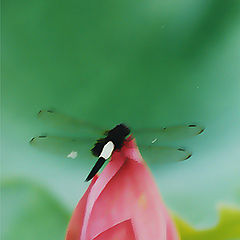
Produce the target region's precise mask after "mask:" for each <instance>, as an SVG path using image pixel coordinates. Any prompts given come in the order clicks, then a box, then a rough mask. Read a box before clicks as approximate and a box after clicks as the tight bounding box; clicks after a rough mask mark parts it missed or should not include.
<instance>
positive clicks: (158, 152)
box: [139, 145, 192, 164]
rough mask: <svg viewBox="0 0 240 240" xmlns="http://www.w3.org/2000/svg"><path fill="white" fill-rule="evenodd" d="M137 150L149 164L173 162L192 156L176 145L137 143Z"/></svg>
mask: <svg viewBox="0 0 240 240" xmlns="http://www.w3.org/2000/svg"><path fill="white" fill-rule="evenodd" d="M139 150H140V152H141V154H142V156H143V159H144V160H145V161H146V162H148V163H151V164H164V163H165V164H166V163H174V162H178V161H184V160H186V159H189V158H190V157H191V156H192V153H190V152H189V151H187V150H185V149H183V148H177V147H167V146H146V145H139Z"/></svg>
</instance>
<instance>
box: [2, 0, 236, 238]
mask: <svg viewBox="0 0 240 240" xmlns="http://www.w3.org/2000/svg"><path fill="white" fill-rule="evenodd" d="M239 10H240V2H239V1H238V0H227V1H226V0H198V1H196V0H175V1H163V0H150V1H149V0H143V1H137V0H121V1H108V0H104V1H95V0H93V1H81V0H80V1H75V0H69V1H61V0H60V1H56V0H52V1H47V0H43V1H39V0H32V1H26V0H11V1H9V0H8V1H7V0H3V1H2V50H3V51H2V96H1V98H2V101H1V111H2V112H1V145H2V154H1V158H2V172H1V178H2V195H1V196H2V201H1V203H2V206H1V207H2V219H1V225H2V227H1V229H2V236H3V239H5V240H15V239H25V240H28V239H29V240H30V239H35V240H38V239H41V240H43V239H63V238H64V233H65V228H66V225H67V222H68V219H69V217H70V214H71V212H72V210H73V208H74V206H76V204H77V202H78V200H79V199H80V197H81V196H82V194H83V193H84V191H85V189H86V187H87V185H88V184H87V183H84V182H83V180H84V179H85V177H86V175H87V173H88V171H89V169H90V167H91V166H92V164H93V162H92V161H90V160H89V159H85V158H84V159H81V160H80V161H79V160H70V159H65V158H63V157H59V156H57V155H53V154H49V153H47V152H44V151H42V152H41V151H38V150H36V149H34V148H32V147H31V146H30V145H29V144H28V141H29V139H30V138H31V137H32V136H35V135H39V134H45V133H52V134H58V135H68V134H70V133H69V132H67V131H65V130H63V129H59V128H54V127H52V126H49V125H47V124H46V123H43V122H41V121H39V120H37V118H36V113H37V112H38V111H39V110H40V109H49V108H51V109H57V110H58V111H60V112H63V113H66V114H69V115H71V116H74V117H78V118H80V119H83V120H87V121H92V122H93V123H99V124H101V125H103V126H105V127H106V128H108V127H112V126H113V125H114V124H116V123H119V122H126V123H128V124H129V125H130V126H132V127H135V128H137V127H159V126H166V125H167V126H168V125H174V124H181V123H185V122H193V123H200V124H202V125H204V126H205V127H206V131H205V133H204V134H202V135H200V136H198V137H196V138H192V139H189V140H185V141H181V142H178V143H179V144H180V145H181V146H184V147H187V148H188V149H190V150H192V152H193V157H192V158H191V160H190V161H187V162H184V163H181V164H174V165H171V166H168V167H163V166H161V165H157V166H156V165H155V166H152V165H151V166H150V168H151V169H152V171H153V174H154V177H155V178H156V181H157V184H158V186H159V189H160V191H161V193H162V196H163V198H164V199H165V202H166V204H167V205H168V207H169V208H170V209H171V210H172V211H174V212H175V213H177V214H178V215H180V216H181V217H182V218H184V219H185V220H187V221H188V222H190V223H191V224H192V225H193V226H195V227H200V228H203V227H209V226H212V225H214V224H215V223H216V222H217V221H218V216H217V212H216V206H217V205H218V204H219V203H222V202H223V203H227V204H230V205H239V204H240V200H239V198H240V151H239V145H240V144H239V143H240V96H239V94H240V80H239V76H240V67H239V63H240V48H239V42H240V12H239ZM74 134H75V135H77V133H73V134H72V135H74ZM89 147H91V146H89Z"/></svg>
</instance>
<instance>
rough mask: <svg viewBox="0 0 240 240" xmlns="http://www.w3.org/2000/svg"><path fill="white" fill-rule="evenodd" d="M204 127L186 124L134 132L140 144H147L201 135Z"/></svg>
mask: <svg viewBox="0 0 240 240" xmlns="http://www.w3.org/2000/svg"><path fill="white" fill-rule="evenodd" d="M204 129H205V128H204V127H203V126H200V125H197V124H184V125H178V126H171V127H163V128H152V129H151V128H149V129H147V128H144V129H137V130H134V135H136V138H137V140H138V142H144V143H147V144H151V143H155V142H156V143H161V142H170V141H177V140H181V139H186V138H190V137H193V136H196V135H199V134H201V133H202V132H203V131H204Z"/></svg>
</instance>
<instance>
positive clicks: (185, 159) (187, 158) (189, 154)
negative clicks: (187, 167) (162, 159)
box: [184, 154, 192, 160]
mask: <svg viewBox="0 0 240 240" xmlns="http://www.w3.org/2000/svg"><path fill="white" fill-rule="evenodd" d="M191 156H192V154H189V155H188V156H187V157H186V158H185V159H184V160H187V159H189V158H190V157H191Z"/></svg>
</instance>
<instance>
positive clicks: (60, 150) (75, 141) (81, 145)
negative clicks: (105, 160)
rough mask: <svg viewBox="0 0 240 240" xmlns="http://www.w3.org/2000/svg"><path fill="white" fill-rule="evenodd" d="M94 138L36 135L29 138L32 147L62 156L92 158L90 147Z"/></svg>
mask: <svg viewBox="0 0 240 240" xmlns="http://www.w3.org/2000/svg"><path fill="white" fill-rule="evenodd" d="M94 141H95V139H90V138H70V137H57V136H37V137H34V138H32V139H31V140H30V144H31V146H32V147H35V148H37V149H40V150H44V151H47V152H50V153H52V154H55V155H56V154H57V155H58V156H60V157H64V158H72V159H75V158H81V159H82V158H87V159H89V158H94V159H96V158H95V157H94V156H92V154H91V152H90V149H91V147H92V146H93V144H94Z"/></svg>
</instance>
